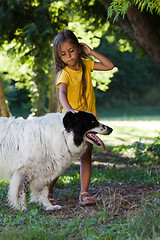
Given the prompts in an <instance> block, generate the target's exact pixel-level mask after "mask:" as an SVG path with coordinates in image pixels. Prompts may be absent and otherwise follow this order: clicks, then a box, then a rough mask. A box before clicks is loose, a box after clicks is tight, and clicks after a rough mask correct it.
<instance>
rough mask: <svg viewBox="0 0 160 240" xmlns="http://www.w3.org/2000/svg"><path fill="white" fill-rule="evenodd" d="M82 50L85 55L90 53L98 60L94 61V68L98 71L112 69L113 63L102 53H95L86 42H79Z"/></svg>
mask: <svg viewBox="0 0 160 240" xmlns="http://www.w3.org/2000/svg"><path fill="white" fill-rule="evenodd" d="M81 45H82V48H83V51H84V52H85V53H86V54H87V55H92V56H93V57H95V58H96V59H98V60H99V62H94V67H93V69H94V70H99V71H107V70H112V69H113V68H114V64H113V63H112V62H111V61H110V60H109V59H108V58H107V57H105V56H104V55H102V54H100V53H97V52H95V51H93V50H92V49H91V48H90V47H89V46H88V45H87V44H85V43H81Z"/></svg>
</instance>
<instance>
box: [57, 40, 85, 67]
mask: <svg viewBox="0 0 160 240" xmlns="http://www.w3.org/2000/svg"><path fill="white" fill-rule="evenodd" d="M80 52H81V50H80V48H78V47H77V46H76V45H75V44H73V43H72V42H71V41H70V40H66V41H65V42H64V43H63V44H62V45H61V49H60V58H61V59H62V61H63V62H64V63H65V64H66V65H67V66H68V67H69V68H71V69H73V70H79V68H80V64H79V54H80Z"/></svg>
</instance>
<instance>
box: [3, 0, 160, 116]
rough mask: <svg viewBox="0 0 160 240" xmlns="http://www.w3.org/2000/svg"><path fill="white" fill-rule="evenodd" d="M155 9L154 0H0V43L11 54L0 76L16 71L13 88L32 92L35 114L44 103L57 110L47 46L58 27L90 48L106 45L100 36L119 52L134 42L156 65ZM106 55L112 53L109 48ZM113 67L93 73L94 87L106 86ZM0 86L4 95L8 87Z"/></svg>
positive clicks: (158, 8)
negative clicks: (117, 47) (100, 73)
mask: <svg viewBox="0 0 160 240" xmlns="http://www.w3.org/2000/svg"><path fill="white" fill-rule="evenodd" d="M68 6H69V7H68ZM159 13H160V2H159V1H153V0H152V1H147V0H133V1H128V0H120V1H118V0H112V1H111V0H109V1H105V0H89V1H88V0H77V1H71V0H65V1H61V0H59V1H58V0H54V1H51V0H0V46H2V51H5V52H6V53H7V55H8V56H11V58H10V61H11V64H12V66H11V67H9V66H8V70H7V64H6V65H5V66H4V67H3V64H2V65H1V67H0V77H1V79H2V80H3V81H9V79H10V81H11V79H13V75H14V79H13V80H14V81H15V82H16V87H18V88H24V87H25V88H26V89H28V90H29V91H30V98H31V101H32V112H35V113H36V115H42V114H44V113H45V111H46V104H48V105H49V109H50V110H49V111H55V110H56V106H53V105H54V104H53V103H55V105H56V104H57V100H56V97H55V96H56V94H55V88H54V86H55V81H54V60H53V53H52V47H51V45H52V39H53V37H54V36H55V35H56V34H57V33H58V32H59V31H61V30H63V29H65V28H70V29H72V30H73V31H74V32H75V33H76V35H77V36H78V38H79V39H80V40H81V39H83V41H86V43H88V44H89V45H90V46H91V47H92V48H96V47H98V45H99V44H100V43H101V47H100V48H98V49H102V48H104V46H102V37H103V38H106V39H107V40H108V41H110V42H112V45H113V44H115V43H116V45H117V46H119V49H120V51H126V50H129V51H132V50H131V49H132V46H135V45H137V44H138V45H139V46H140V49H141V50H140V51H139V52H140V53H141V54H142V52H143V53H144V52H146V53H147V54H148V55H149V56H151V58H152V59H153V61H154V62H155V63H156V64H157V65H158V66H160V45H159V42H160V36H159V27H160V26H159V25H160V21H159V18H160V15H159ZM111 38H114V41H112V40H111ZM118 38H119V39H118ZM103 42H104V41H103ZM6 46H8V47H7V49H6ZM105 49H106V47H105ZM142 49H143V51H142ZM112 50H113V48H112ZM113 52H114V51H113ZM103 53H105V51H104V52H103ZM2 55H3V54H2ZM17 56H18V57H17ZM3 57H4V56H1V59H3ZM109 57H111V59H112V57H113V58H114V56H113V54H112V53H110V56H109ZM1 59H0V60H1ZM24 66H25V67H24ZM14 69H15V73H14ZM16 69H18V70H16ZM22 69H23V70H22ZM24 69H25V70H24ZM27 69H28V70H27ZM114 72H117V69H115V70H114V71H113V72H110V73H109V74H108V76H104V75H103V76H101V75H99V73H97V74H98V75H97V76H95V78H94V80H93V82H94V86H97V88H99V89H101V90H106V89H107V88H108V84H109V83H110V81H111V80H110V78H112V77H113V73H114ZM117 74H119V73H117ZM11 75H12V76H11ZM7 79H8V80H7ZM97 79H98V81H97ZM1 90H2V91H1V92H3V96H4V91H6V88H5V87H4V91H3V89H1ZM3 100H4V101H3V102H5V99H3Z"/></svg>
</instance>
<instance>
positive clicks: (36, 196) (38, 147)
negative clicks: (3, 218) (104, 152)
mask: <svg viewBox="0 0 160 240" xmlns="http://www.w3.org/2000/svg"><path fill="white" fill-rule="evenodd" d="M63 117H64V114H61V113H50V114H47V115H45V116H43V117H35V118H33V119H30V120H24V119H20V118H18V119H15V118H2V117H1V118H0V177H2V178H11V181H10V187H9V193H8V199H9V203H10V205H11V206H12V207H13V208H15V209H19V208H22V209H23V210H24V209H26V194H27V192H28V189H29V188H30V190H31V199H30V201H31V202H40V203H41V204H43V205H44V206H45V208H46V210H56V209H60V208H61V206H59V205H52V204H51V203H50V201H49V200H48V187H49V184H50V183H51V182H52V181H53V180H54V179H55V178H56V177H58V176H60V174H61V173H62V172H63V171H64V170H65V169H66V168H67V167H68V166H69V165H70V164H71V163H72V162H73V161H76V160H77V159H79V157H80V155H81V154H82V153H83V152H84V151H85V149H86V141H83V142H82V144H81V145H80V146H78V147H77V146H76V145H75V143H74V139H73V133H72V132H67V131H66V130H65V128H64V125H63ZM106 127H107V126H106ZM105 132H106V129H104V128H103V129H102V128H101V131H100V128H99V133H102V134H107V133H105Z"/></svg>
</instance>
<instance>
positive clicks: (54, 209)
mask: <svg viewBox="0 0 160 240" xmlns="http://www.w3.org/2000/svg"><path fill="white" fill-rule="evenodd" d="M61 208H62V206H60V205H50V206H48V207H46V210H47V211H56V210H59V209H61Z"/></svg>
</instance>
